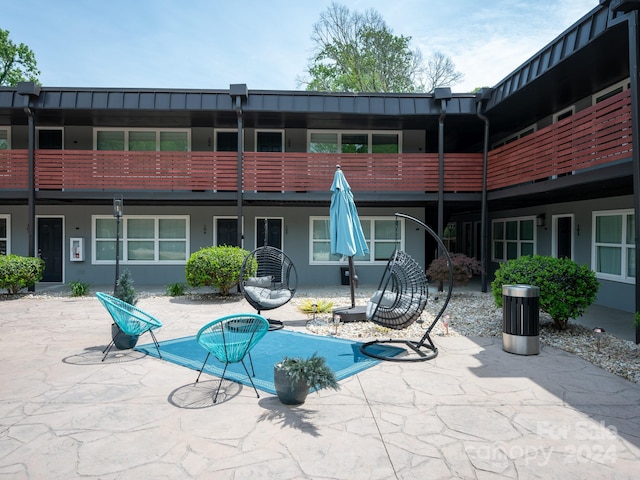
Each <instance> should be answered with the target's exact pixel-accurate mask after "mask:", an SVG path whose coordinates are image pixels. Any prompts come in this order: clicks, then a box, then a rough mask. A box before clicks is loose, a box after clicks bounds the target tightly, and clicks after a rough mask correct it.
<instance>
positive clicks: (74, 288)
mask: <svg viewBox="0 0 640 480" xmlns="http://www.w3.org/2000/svg"><path fill="white" fill-rule="evenodd" d="M69 287H71V296H72V297H84V296H85V295H88V294H89V284H88V283H84V282H69Z"/></svg>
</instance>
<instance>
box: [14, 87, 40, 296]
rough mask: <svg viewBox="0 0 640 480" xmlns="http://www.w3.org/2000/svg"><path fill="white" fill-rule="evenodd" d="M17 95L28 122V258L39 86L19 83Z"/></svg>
mask: <svg viewBox="0 0 640 480" xmlns="http://www.w3.org/2000/svg"><path fill="white" fill-rule="evenodd" d="M17 91H18V95H23V96H24V112H25V113H26V114H27V121H28V137H29V140H28V142H29V143H28V162H29V171H28V175H29V180H28V181H29V185H28V189H27V206H28V207H27V209H28V212H27V222H28V223H27V236H28V242H27V243H28V247H27V248H28V256H29V257H35V256H36V228H35V226H36V174H35V171H36V168H35V165H36V160H35V151H36V123H35V115H34V112H33V111H32V110H31V102H32V100H34V99H36V98H38V97H39V96H40V85H38V84H37V83H35V82H20V83H18V85H17ZM29 291H30V292H33V291H35V287H34V286H31V287H29Z"/></svg>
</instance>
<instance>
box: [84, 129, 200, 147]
mask: <svg viewBox="0 0 640 480" xmlns="http://www.w3.org/2000/svg"><path fill="white" fill-rule="evenodd" d="M93 149H94V150H118V151H119V150H123V151H131V152H133V151H138V152H140V151H143V152H144V151H148V152H164V151H167V152H188V151H191V131H190V130H189V129H161V130H158V129H153V128H132V129H121V128H94V130H93Z"/></svg>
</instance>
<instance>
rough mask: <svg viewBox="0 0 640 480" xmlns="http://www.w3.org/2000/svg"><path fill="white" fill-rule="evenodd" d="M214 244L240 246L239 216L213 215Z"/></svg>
mask: <svg viewBox="0 0 640 480" xmlns="http://www.w3.org/2000/svg"><path fill="white" fill-rule="evenodd" d="M213 229H214V230H213V244H214V245H216V246H221V245H227V246H229V247H237V246H238V217H213Z"/></svg>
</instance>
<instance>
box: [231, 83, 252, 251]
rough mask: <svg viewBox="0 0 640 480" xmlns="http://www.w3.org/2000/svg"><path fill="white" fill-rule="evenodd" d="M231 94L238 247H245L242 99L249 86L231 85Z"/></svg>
mask: <svg viewBox="0 0 640 480" xmlns="http://www.w3.org/2000/svg"><path fill="white" fill-rule="evenodd" d="M229 95H231V99H232V100H233V101H234V103H235V110H236V115H237V117H238V173H237V175H238V183H237V188H238V192H237V209H238V210H237V212H238V227H237V228H238V247H240V248H244V245H243V238H244V236H243V232H242V203H243V200H242V176H243V175H242V173H243V164H242V161H243V151H244V146H243V144H242V139H243V137H244V135H243V134H242V129H243V118H242V100H245V101H246V100H247V97H248V90H247V86H246V85H245V84H244V83H243V84H235V85H229Z"/></svg>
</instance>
